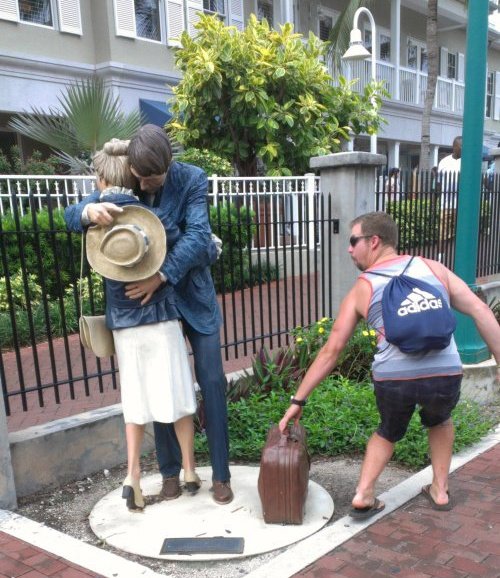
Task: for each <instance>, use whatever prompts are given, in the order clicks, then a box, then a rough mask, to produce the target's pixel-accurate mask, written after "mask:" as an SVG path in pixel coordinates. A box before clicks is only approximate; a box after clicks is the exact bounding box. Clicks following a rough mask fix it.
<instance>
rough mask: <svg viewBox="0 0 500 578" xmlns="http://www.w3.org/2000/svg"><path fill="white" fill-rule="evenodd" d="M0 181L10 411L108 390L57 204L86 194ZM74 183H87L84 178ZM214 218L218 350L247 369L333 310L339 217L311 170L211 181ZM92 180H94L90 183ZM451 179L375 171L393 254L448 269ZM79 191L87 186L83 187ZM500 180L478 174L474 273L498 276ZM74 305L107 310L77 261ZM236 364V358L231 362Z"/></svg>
mask: <svg viewBox="0 0 500 578" xmlns="http://www.w3.org/2000/svg"><path fill="white" fill-rule="evenodd" d="M56 182H57V187H58V188H57V191H54V190H53V186H52V184H51V183H50V182H49V181H48V180H47V181H45V180H44V181H43V182H42V184H43V187H42V188H40V187H38V188H35V189H33V188H30V187H29V186H24V184H23V183H21V182H19V181H18V182H17V183H16V186H15V187H10V188H7V191H6V189H5V188H2V187H1V183H0V189H1V190H0V193H1V195H0V196H2V199H1V202H2V205H1V211H0V213H1V215H0V381H1V384H2V393H3V400H4V404H5V409H6V413H7V415H12V414H14V413H16V412H27V411H35V410H36V409H37V408H43V407H46V406H47V405H54V404H56V405H57V404H59V403H61V401H62V400H66V399H69V400H76V401H77V400H78V399H80V398H81V397H89V396H93V395H97V396H99V395H100V396H103V395H105V394H106V392H107V391H109V390H110V389H111V390H117V388H118V375H117V367H116V364H115V360H114V359H113V358H111V359H97V358H96V357H95V356H93V354H91V353H90V352H89V351H87V350H85V349H84V348H83V347H82V345H81V344H80V340H79V336H78V333H77V326H78V316H79V310H80V303H79V285H78V283H79V275H80V247H81V237H80V236H79V235H74V234H70V233H68V232H67V231H66V228H65V224H64V219H63V210H64V207H65V206H67V204H68V203H70V202H75V200H78V199H79V198H81V195H82V193H83V192H84V191H83V189H81V187H79V186H78V183H77V185H76V186H75V185H74V184H73V186H72V187H69V186H67V183H66V181H65V180H64V178H61V179H58V180H57V181H56ZM81 184H85V186H87V185H89V183H88V182H87V181H82V183H81ZM212 185H213V190H212V191H211V194H210V207H209V210H210V213H211V223H212V227H213V230H214V232H215V233H216V234H217V235H218V236H219V237H221V238H222V240H223V246H224V250H223V253H222V257H221V258H220V259H219V260H218V261H217V263H216V264H215V265H214V267H213V270H212V273H213V277H214V281H215V283H216V287H217V292H218V299H219V302H220V305H221V308H222V312H223V317H224V325H223V328H222V330H221V337H222V348H223V356H224V359H225V361H226V362H227V364H228V365H227V366H228V367H231V368H235V369H236V368H240V367H247V366H248V365H249V364H250V358H249V356H253V355H254V354H255V353H257V351H258V350H259V349H260V348H261V347H267V348H269V349H273V348H276V347H280V346H282V345H284V344H286V343H288V339H289V337H288V336H289V332H290V330H291V329H293V328H294V327H296V326H298V325H301V326H306V325H309V324H312V323H314V322H315V321H317V320H318V319H320V318H322V317H324V316H328V317H330V316H332V313H333V312H332V311H331V302H332V298H331V297H332V296H331V294H330V291H331V289H330V288H331V286H332V276H333V275H336V274H339V272H336V271H333V270H332V268H331V263H330V261H329V257H328V255H330V253H331V246H332V242H333V239H334V233H335V232H336V231H337V229H336V225H337V221H336V219H335V216H334V215H332V207H331V203H330V200H329V197H326V198H325V197H324V196H323V195H321V194H320V186H319V179H318V178H317V177H314V176H313V175H309V176H306V177H293V178H291V179H254V180H252V179H250V180H246V181H244V180H238V179H226V180H224V181H222V180H212ZM90 188H91V186H90ZM457 190H458V182H457V180H456V179H455V177H454V176H449V177H446V178H445V179H440V181H439V182H438V179H437V178H436V175H435V174H433V173H432V172H429V173H415V172H412V173H410V172H408V173H405V172H403V173H400V174H399V176H397V177H396V178H394V179H392V180H391V178H390V177H389V176H388V175H387V174H386V173H385V172H380V173H379V174H378V175H377V179H376V185H375V203H376V208H377V209H378V210H384V211H387V212H389V213H390V214H391V215H393V216H394V217H395V219H396V220H397V222H398V224H399V230H400V248H399V250H400V252H408V253H412V254H416V253H418V254H421V255H424V256H426V257H429V258H433V259H438V260H441V261H442V262H443V263H444V264H446V265H447V266H448V267H450V268H453V265H454V259H455V254H454V240H455V230H456V206H457V200H458V193H457ZM85 192H86V191H85ZM499 224H500V182H499V180H498V177H497V176H495V177H489V176H486V175H485V176H484V178H483V187H482V190H481V219H480V226H479V233H478V235H479V252H478V258H477V276H478V277H483V276H486V275H494V274H498V273H500V227H499ZM82 292H83V296H84V298H83V308H84V310H85V311H86V312H89V313H90V312H91V313H101V312H102V311H103V310H104V291H103V285H102V280H101V279H100V278H99V277H98V276H97V275H95V274H93V273H91V272H89V271H88V269H85V271H84V277H83V287H82ZM238 360H240V361H241V360H244V361H245V363H244V365H241V364H240V365H239V366H238V363H236V362H237V361H238Z"/></svg>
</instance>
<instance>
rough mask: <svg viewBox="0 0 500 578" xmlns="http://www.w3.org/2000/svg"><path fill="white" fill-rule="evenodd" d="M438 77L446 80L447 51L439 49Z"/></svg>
mask: <svg viewBox="0 0 500 578" xmlns="http://www.w3.org/2000/svg"><path fill="white" fill-rule="evenodd" d="M439 76H442V77H443V78H448V49H447V48H442V47H441V48H440V49H439Z"/></svg>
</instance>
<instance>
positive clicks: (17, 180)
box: [0, 175, 95, 216]
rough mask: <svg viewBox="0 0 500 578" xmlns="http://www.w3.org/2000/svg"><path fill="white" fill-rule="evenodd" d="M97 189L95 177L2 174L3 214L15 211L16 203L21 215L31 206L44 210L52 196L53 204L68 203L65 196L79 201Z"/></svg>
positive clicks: (0, 201)
mask: <svg viewBox="0 0 500 578" xmlns="http://www.w3.org/2000/svg"><path fill="white" fill-rule="evenodd" d="M94 190H95V179H94V178H92V177H84V176H59V175H57V176H55V175H0V215H2V216H3V215H4V214H5V213H6V212H7V211H10V212H12V211H13V210H14V202H16V204H17V210H18V213H19V214H20V215H24V214H25V213H26V211H27V210H28V209H29V206H30V199H32V202H34V203H35V207H37V208H38V209H41V208H42V207H43V206H44V205H46V203H47V200H48V199H50V201H51V202H52V206H53V207H57V208H59V209H60V208H61V207H63V206H64V204H65V203H64V199H68V200H69V199H73V202H78V201H79V200H81V198H82V197H85V196H86V195H89V194H90V193H92V192H93V191H94Z"/></svg>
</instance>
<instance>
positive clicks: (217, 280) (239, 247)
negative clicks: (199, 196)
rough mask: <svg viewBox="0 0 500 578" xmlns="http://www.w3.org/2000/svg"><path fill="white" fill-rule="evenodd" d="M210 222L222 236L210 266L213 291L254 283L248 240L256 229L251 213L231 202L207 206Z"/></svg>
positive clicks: (229, 289)
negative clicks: (220, 245)
mask: <svg viewBox="0 0 500 578" xmlns="http://www.w3.org/2000/svg"><path fill="white" fill-rule="evenodd" d="M210 225H211V227H212V231H213V232H214V233H215V234H216V235H217V236H218V237H220V238H221V239H222V255H221V257H220V259H219V260H218V261H217V263H215V264H214V265H213V266H212V277H213V279H214V284H215V290H216V291H217V293H223V292H230V291H234V290H236V289H241V288H243V287H247V286H251V285H255V284H256V283H255V279H258V277H256V276H255V268H254V267H252V265H251V246H252V239H253V237H254V235H255V233H256V231H257V226H256V224H255V214H254V212H253V211H252V210H251V209H248V208H247V207H240V206H238V205H237V204H235V203H225V204H222V205H217V206H211V207H210ZM264 274H265V272H264ZM260 280H262V276H261V277H260Z"/></svg>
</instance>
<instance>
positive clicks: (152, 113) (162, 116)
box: [139, 98, 172, 128]
mask: <svg viewBox="0 0 500 578" xmlns="http://www.w3.org/2000/svg"><path fill="white" fill-rule="evenodd" d="M139 109H140V111H141V114H142V116H143V117H144V119H145V120H146V121H147V122H148V123H150V124H155V125H156V126H161V127H162V128H163V127H164V126H165V124H166V123H167V122H168V121H169V120H170V119H171V118H172V115H171V114H170V111H169V106H168V105H167V103H165V102H162V101H161V100H146V99H144V98H140V99H139Z"/></svg>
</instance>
